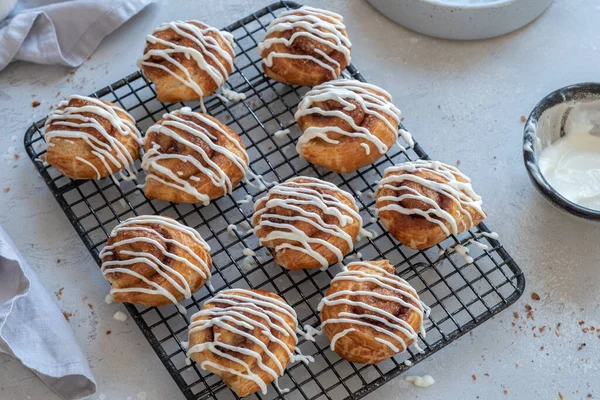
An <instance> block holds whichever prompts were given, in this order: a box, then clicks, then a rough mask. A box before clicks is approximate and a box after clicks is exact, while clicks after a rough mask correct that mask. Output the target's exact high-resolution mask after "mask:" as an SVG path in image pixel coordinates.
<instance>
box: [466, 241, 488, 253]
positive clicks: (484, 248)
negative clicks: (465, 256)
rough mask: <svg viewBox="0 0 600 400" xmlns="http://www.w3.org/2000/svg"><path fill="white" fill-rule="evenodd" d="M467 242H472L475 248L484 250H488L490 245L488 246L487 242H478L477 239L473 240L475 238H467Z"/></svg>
mask: <svg viewBox="0 0 600 400" xmlns="http://www.w3.org/2000/svg"><path fill="white" fill-rule="evenodd" d="M467 243H473V244H474V245H475V246H476V247H477V248H479V249H481V250H484V251H485V250H488V249H489V248H490V247H489V246H488V245H487V244H485V243H481V242H478V241H477V240H475V239H469V240H468V241H467Z"/></svg>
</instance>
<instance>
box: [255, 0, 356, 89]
mask: <svg viewBox="0 0 600 400" xmlns="http://www.w3.org/2000/svg"><path fill="white" fill-rule="evenodd" d="M327 19H333V20H335V22H330V21H329V20H327ZM343 20H344V18H343V17H342V16H341V15H339V14H336V13H334V12H331V11H326V10H322V9H318V8H313V7H308V6H303V7H300V8H298V9H296V10H288V11H284V12H282V13H281V14H279V16H278V17H277V18H275V19H274V20H273V21H271V23H270V24H269V27H268V29H267V32H266V33H265V40H264V42H262V43H259V45H258V53H259V54H260V55H261V57H263V58H262V62H263V64H264V65H266V66H267V67H271V66H273V59H274V58H289V59H300V60H310V61H313V62H315V63H316V64H318V65H320V66H321V67H323V68H325V69H327V70H329V71H330V72H331V78H332V79H335V78H337V77H338V76H339V75H340V74H341V70H340V63H339V62H337V61H336V60H335V59H333V58H332V57H331V56H329V55H327V53H325V52H323V51H322V50H320V49H318V48H317V49H315V50H314V52H315V53H316V54H318V55H319V56H320V57H319V58H317V57H315V56H313V55H310V54H294V53H292V52H276V51H271V52H269V53H268V55H267V56H266V57H264V56H263V55H264V54H265V51H266V50H268V49H269V48H270V47H271V46H272V45H273V44H276V43H282V44H284V45H285V46H286V47H288V48H289V47H290V46H292V45H293V43H294V41H295V40H296V39H297V38H300V37H307V38H309V39H311V40H314V41H316V42H319V43H320V44H322V45H325V46H327V47H329V48H331V50H332V51H338V52H340V53H342V54H343V56H344V58H345V60H346V63H347V64H349V63H350V48H351V46H352V44H351V43H350V39H348V38H347V37H346V36H344V34H343V33H342V31H344V30H345V29H346V27H345V26H344V23H343ZM289 30H294V33H293V34H292V36H291V37H290V38H289V39H286V38H283V37H279V38H278V37H269V36H270V35H273V34H274V33H275V32H284V31H289Z"/></svg>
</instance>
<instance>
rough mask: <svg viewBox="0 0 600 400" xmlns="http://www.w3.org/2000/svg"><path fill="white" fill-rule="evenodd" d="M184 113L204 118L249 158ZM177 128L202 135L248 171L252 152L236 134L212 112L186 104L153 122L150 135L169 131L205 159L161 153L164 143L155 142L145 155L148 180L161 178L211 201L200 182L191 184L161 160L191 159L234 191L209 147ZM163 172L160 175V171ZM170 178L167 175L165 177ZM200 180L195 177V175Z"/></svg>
mask: <svg viewBox="0 0 600 400" xmlns="http://www.w3.org/2000/svg"><path fill="white" fill-rule="evenodd" d="M184 117H191V118H194V119H196V120H199V121H201V122H202V123H203V124H204V125H207V126H209V127H211V128H212V129H213V130H215V131H216V132H218V134H220V135H223V136H224V137H225V138H227V140H228V141H229V142H231V143H232V144H233V145H234V146H235V147H236V148H237V149H238V150H239V151H240V152H242V153H243V154H244V155H245V156H246V158H245V159H244V158H243V157H241V156H240V155H238V154H236V153H234V152H233V151H231V150H230V149H228V148H226V147H224V146H221V145H219V144H217V143H215V142H216V141H217V137H216V136H215V135H214V134H213V133H211V132H210V131H209V130H208V129H206V128H205V127H203V126H202V125H200V124H198V123H196V122H194V121H193V120H188V119H186V118H184ZM176 129H178V130H182V131H185V132H186V133H189V134H190V135H192V136H195V137H197V138H200V139H201V140H202V141H203V142H204V143H205V144H206V145H208V147H210V149H211V150H212V151H214V152H215V153H218V154H221V155H223V156H224V157H226V158H228V159H229V160H230V161H231V162H232V163H233V164H234V165H235V166H236V167H237V168H238V169H239V170H240V172H241V173H242V175H245V174H246V173H247V172H248V162H247V160H248V154H247V153H246V149H245V148H244V146H243V145H242V144H240V143H239V142H238V141H237V140H236V138H234V137H233V136H231V135H230V134H229V133H228V132H227V130H225V129H223V128H222V127H221V126H220V125H219V124H217V123H216V122H215V121H213V120H211V119H210V118H209V117H208V116H206V115H204V114H201V113H197V112H193V111H192V110H191V108H189V107H183V108H181V109H180V110H178V111H174V112H171V113H169V114H164V115H163V122H162V123H161V124H155V125H152V126H151V127H150V128H148V130H147V132H146V135H148V134H150V133H156V134H157V135H165V136H168V137H170V138H172V139H173V140H175V141H177V142H179V143H181V144H182V145H184V146H187V147H189V148H191V149H192V150H194V151H195V152H196V157H197V156H199V157H200V158H201V159H202V161H203V162H200V161H199V160H198V159H197V158H196V157H195V156H194V155H191V154H188V155H185V154H171V153H164V154H163V153H161V149H160V146H158V145H155V146H153V147H152V148H151V149H149V150H148V151H147V152H146V154H144V157H143V158H142V168H144V169H145V170H146V171H147V175H146V181H147V180H149V179H152V180H155V181H158V182H160V183H162V184H163V185H166V186H170V187H173V188H176V189H178V190H181V191H182V192H185V193H187V194H189V195H191V196H194V197H196V198H197V199H198V201H199V202H202V203H203V204H204V205H207V204H209V203H210V198H209V196H208V195H207V194H205V193H202V192H200V191H199V190H198V189H197V187H196V186H194V185H193V184H191V183H190V182H189V181H188V180H187V179H184V178H182V177H180V176H178V175H177V174H176V173H174V172H173V171H172V170H170V169H169V168H167V167H165V166H163V165H160V163H159V161H162V160H172V159H177V160H179V161H182V162H189V163H190V164H192V165H193V166H194V167H196V168H197V169H198V171H199V173H201V174H203V175H205V176H206V177H208V178H209V179H210V180H211V182H212V184H213V185H215V186H217V187H220V188H222V189H223V194H225V193H231V192H232V191H233V189H234V186H233V184H232V182H231V179H230V178H229V176H228V175H227V173H226V172H225V171H224V170H223V169H222V168H221V166H219V165H218V164H217V163H215V162H214V161H212V157H211V156H210V155H209V154H207V153H206V151H205V150H204V149H203V148H202V147H201V146H198V145H196V144H194V143H192V142H191V141H189V140H188V139H186V138H184V137H183V136H181V135H180V134H179V133H177V131H176ZM157 173H158V174H160V175H158V174H157ZM165 177H166V178H168V180H167V179H165ZM193 180H194V181H196V180H195V179H193Z"/></svg>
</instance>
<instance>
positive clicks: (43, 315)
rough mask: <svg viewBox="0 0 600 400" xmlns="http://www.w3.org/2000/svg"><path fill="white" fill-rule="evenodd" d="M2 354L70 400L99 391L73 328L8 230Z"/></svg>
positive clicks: (0, 302) (3, 253) (2, 274)
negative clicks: (11, 358) (21, 364)
mask: <svg viewBox="0 0 600 400" xmlns="http://www.w3.org/2000/svg"><path fill="white" fill-rule="evenodd" d="M0 351H1V352H3V353H6V354H9V355H11V356H13V357H15V358H17V359H18V360H20V361H21V362H22V363H23V365H25V366H26V367H28V368H29V369H31V370H32V371H33V372H34V373H35V374H36V375H37V376H39V377H40V379H41V380H42V381H44V383H45V384H46V385H48V386H49V387H50V388H51V389H52V390H54V391H55V392H56V393H57V394H58V395H59V396H60V397H62V398H63V399H65V400H71V399H81V398H84V397H87V396H89V395H91V394H93V393H94V392H95V391H96V382H95V380H94V377H93V375H92V372H91V370H90V367H89V365H88V362H87V359H86V358H85V356H84V354H83V352H82V351H81V349H80V348H79V345H78V344H77V341H76V340H75V336H73V331H71V328H70V327H69V324H68V323H67V321H66V320H65V318H64V316H63V314H62V312H61V311H60V309H59V308H58V306H57V305H56V303H55V302H54V300H53V299H52V298H51V297H50V295H49V294H48V293H47V292H46V290H45V289H44V288H43V287H42V285H41V284H40V282H39V281H38V279H37V277H36V275H35V272H34V270H33V269H32V268H31V267H30V266H29V264H28V263H27V261H25V259H23V257H22V256H21V254H20V253H19V251H18V250H17V249H16V247H15V245H14V243H13V242H12V241H11V240H10V238H9V237H8V235H7V234H6V232H4V230H3V229H2V227H0Z"/></svg>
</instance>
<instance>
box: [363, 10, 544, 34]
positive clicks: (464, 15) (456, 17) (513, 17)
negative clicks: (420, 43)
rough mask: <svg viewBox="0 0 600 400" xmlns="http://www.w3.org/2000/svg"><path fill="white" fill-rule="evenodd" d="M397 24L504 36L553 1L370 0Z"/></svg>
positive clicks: (425, 31)
mask: <svg viewBox="0 0 600 400" xmlns="http://www.w3.org/2000/svg"><path fill="white" fill-rule="evenodd" d="M367 1H368V2H369V3H371V5H372V6H373V7H375V8H376V9H377V10H379V11H380V12H381V13H382V14H383V15H385V16H386V17H388V18H390V19H392V20H393V21H395V22H397V23H398V24H400V25H402V26H404V27H406V28H408V29H410V30H413V31H416V32H420V33H423V34H425V35H429V36H435V37H439V38H443V39H457V40H474V39H487V38H491V37H495V36H500V35H504V34H506V33H509V32H512V31H514V30H516V29H519V28H521V27H523V26H525V25H527V24H528V23H530V22H531V21H533V20H534V19H536V18H537V17H539V16H540V15H541V14H542V13H543V12H544V11H545V10H546V9H547V8H548V7H549V6H550V4H552V1H553V0H367Z"/></svg>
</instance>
